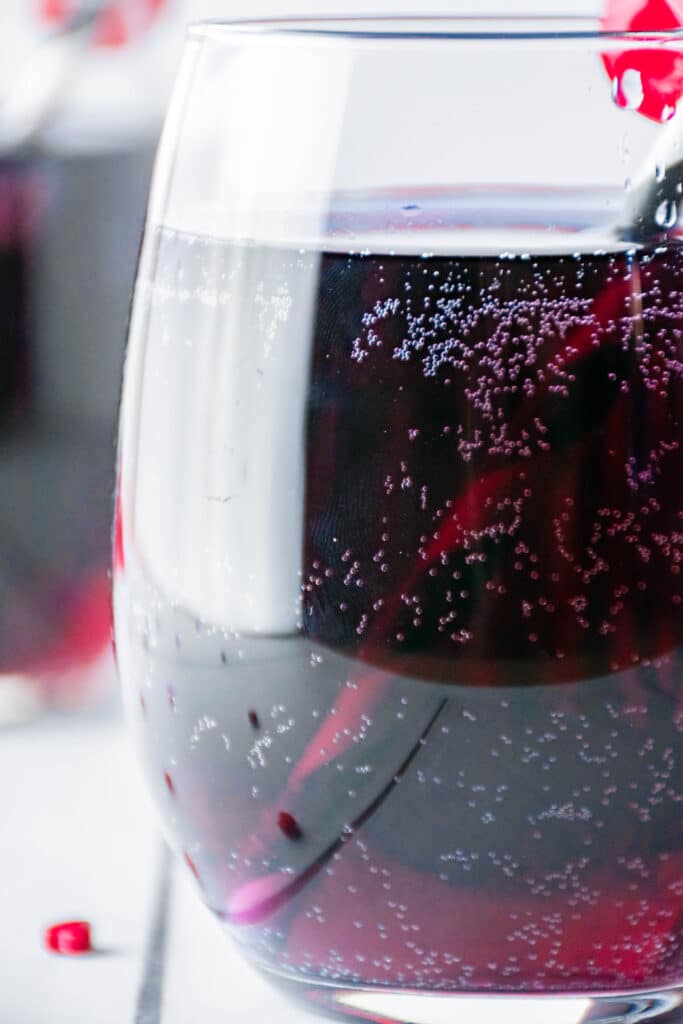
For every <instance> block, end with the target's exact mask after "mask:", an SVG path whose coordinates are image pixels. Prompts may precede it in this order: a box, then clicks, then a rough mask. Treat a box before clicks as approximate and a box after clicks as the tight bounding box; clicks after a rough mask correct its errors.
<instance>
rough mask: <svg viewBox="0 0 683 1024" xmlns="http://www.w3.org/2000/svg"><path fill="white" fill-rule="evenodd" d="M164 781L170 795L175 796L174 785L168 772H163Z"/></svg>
mask: <svg viewBox="0 0 683 1024" xmlns="http://www.w3.org/2000/svg"><path fill="white" fill-rule="evenodd" d="M164 782H165V783H166V788H167V789H168V791H169V793H170V794H171V796H175V786H174V785H173V779H172V778H171V776H170V775H169V774H168V772H164Z"/></svg>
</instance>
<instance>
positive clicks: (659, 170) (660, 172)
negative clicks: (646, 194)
mask: <svg viewBox="0 0 683 1024" xmlns="http://www.w3.org/2000/svg"><path fill="white" fill-rule="evenodd" d="M665 177H666V168H665V167H664V165H663V164H656V165H655V181H664V178H665Z"/></svg>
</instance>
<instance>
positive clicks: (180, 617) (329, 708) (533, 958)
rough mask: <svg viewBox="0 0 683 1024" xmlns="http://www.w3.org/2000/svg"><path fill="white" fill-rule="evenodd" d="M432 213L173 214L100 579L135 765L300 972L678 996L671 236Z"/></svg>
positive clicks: (188, 840) (679, 373) (413, 984)
mask: <svg viewBox="0 0 683 1024" xmlns="http://www.w3.org/2000/svg"><path fill="white" fill-rule="evenodd" d="M413 209H414V207H413V205H412V204H404V206H403V211H402V213H401V214H400V215H403V216H410V215H411V212H412V210H413ZM416 216H417V217H418V218H419V217H420V216H421V215H420V214H419V213H418V214H416ZM357 220H358V218H357V217H356V218H355V219H354V223H355V222H357ZM422 227H423V234H421V233H420V232H419V231H417V232H416V235H415V236H414V237H415V238H416V239H417V241H416V242H415V243H414V244H413V245H412V250H411V245H410V244H406V245H405V250H404V254H402V255H401V254H400V252H401V250H400V249H399V247H398V246H396V247H395V248H396V251H393V252H392V251H390V250H391V249H392V248H393V246H389V245H387V246H385V247H384V248H382V246H381V245H380V244H379V243H378V241H377V238H376V237H373V236H372V234H371V232H369V234H368V238H369V240H370V241H369V244H368V251H360V252H359V251H358V250H356V251H355V252H353V253H351V252H347V251H343V249H342V248H341V244H337V245H336V247H333V246H332V245H331V244H330V245H328V246H327V247H326V248H321V250H320V251H316V250H313V249H312V248H310V247H306V248H302V249H291V250H287V249H283V248H282V247H276V246H273V245H262V244H261V243H252V244H250V245H246V244H245V245H235V244H227V243H222V242H218V241H211V240H208V239H206V238H196V237H190V236H185V235H182V234H178V233H174V232H171V231H162V232H160V234H159V236H158V239H157V245H156V252H155V254H154V257H153V261H152V264H153V265H152V264H149V265H148V267H147V269H146V271H145V272H146V273H148V275H149V277H148V279H147V280H144V279H143V280H144V287H145V288H146V289H147V293H146V302H145V311H144V315H143V317H142V321H144V331H145V337H146V340H147V347H146V350H145V352H144V354H143V356H142V357H141V358H142V365H143V370H144V372H143V373H142V374H141V379H142V381H143V383H142V385H141V389H142V390H141V394H142V396H143V399H144V400H143V401H142V403H141V406H138V405H137V404H136V402H138V401H139V399H133V402H132V405H131V407H130V409H132V410H133V412H131V411H130V409H129V411H128V413H127V414H126V413H125V412H124V434H123V449H122V451H123V458H124V467H125V465H126V460H127V459H128V460H129V462H128V466H129V468H128V469H125V468H124V473H123V480H122V499H123V507H124V508H125V509H128V512H126V513H124V522H123V524H122V528H123V533H122V536H123V537H124V542H123V547H122V548H121V559H120V564H119V571H118V573H117V586H116V591H117V594H116V603H117V636H118V647H119V656H120V662H121V669H122V674H123V678H124V683H125V685H126V689H127V697H128V702H129V711H130V715H131V717H132V718H133V720H134V721H135V724H136V727H137V729H138V730H139V731H140V734H141V736H142V745H143V748H144V754H145V758H146V762H147V767H148V770H149V773H150V775H151V779H152V785H153V786H154V789H155V793H156V795H157V799H158V801H159V802H160V804H161V806H162V809H163V813H164V817H165V820H166V822H167V824H168V826H169V833H170V836H171V838H172V842H173V844H174V845H175V846H176V847H177V848H178V850H182V851H183V853H184V855H185V859H186V862H187V863H188V865H189V866H190V868H191V870H192V871H193V872H194V873H195V875H196V877H197V879H198V882H199V884H200V886H201V888H202V891H203V895H204V898H205V899H206V900H207V902H208V903H209V905H210V906H211V907H212V908H213V909H214V910H215V912H216V913H217V914H218V915H219V916H220V917H221V918H222V919H223V920H224V921H225V922H226V924H227V925H228V926H229V928H230V930H231V931H232V932H233V934H234V935H235V937H236V938H237V940H238V941H239V942H240V943H242V944H244V945H245V946H246V947H248V949H249V951H250V954H251V956H252V957H253V958H254V959H256V961H257V962H259V963H260V964H261V965H262V966H263V967H264V968H265V969H266V970H268V971H271V972H274V973H276V974H279V975H281V976H284V977H285V978H289V979H292V980H304V981H307V982H309V983H311V984H314V983H324V982H330V981H333V982H335V983H337V984H338V985H345V986H349V987H353V986H356V985H381V986H393V987H397V988H401V987H405V988H421V989H429V990H435V991H451V992H452V991H509V992H521V991H525V992H529V991H534V992H563V991H565V992H566V991H572V992H597V991H602V992H605V991H624V990H626V991H637V990H641V991H642V990H647V989H653V988H657V987H662V986H665V985H670V984H675V983H676V982H677V980H678V979H679V977H680V974H681V967H682V964H681V959H682V956H683V951H682V949H681V910H682V909H683V847H682V836H681V834H680V824H679V821H680V813H679V804H680V802H681V800H683V775H682V773H681V769H680V764H679V760H678V749H679V746H680V731H681V728H683V709H682V707H681V704H680V696H679V694H680V685H679V671H680V655H679V646H680V643H681V631H682V619H681V600H682V596H683V591H682V589H681V587H682V585H683V581H681V578H680V573H679V566H680V558H681V555H682V554H683V547H682V545H683V496H682V495H681V487H680V481H681V479H682V476H683V473H682V471H683V453H682V451H681V442H682V440H683V428H682V427H681V422H680V410H681V408H683V403H682V399H683V358H682V356H683V343H682V342H683V333H682V328H681V322H682V320H681V312H682V310H683V260H682V259H681V255H680V252H679V250H678V248H676V247H674V246H669V247H668V248H659V249H657V250H653V251H644V250H638V251H635V250H629V249H627V247H625V246H624V247H621V248H619V247H617V248H613V249H612V251H608V250H607V247H604V248H603V249H601V250H598V248H597V247H591V248H590V251H585V252H584V251H582V250H581V248H580V245H579V246H578V248H579V251H578V252H574V251H573V250H572V249H570V248H569V246H568V245H566V246H565V248H564V249H563V250H561V251H555V252H551V251H548V252H547V253H546V254H545V255H538V256H535V255H530V252H531V251H533V249H532V246H530V247H529V252H527V251H525V249H522V248H520V247H519V246H517V247H516V248H515V251H511V252H510V253H504V254H501V253H500V252H498V253H495V254H494V253H491V252H481V251H472V252H471V253H469V254H466V255H449V236H448V233H447V232H446V233H445V235H444V238H445V241H442V242H441V244H440V245H439V246H438V247H437V246H436V245H435V246H433V247H432V246H430V245H428V244H425V245H423V246H421V247H420V248H419V249H415V247H416V246H417V245H419V243H420V242H421V241H422V239H423V238H426V237H427V229H426V227H424V225H423V226H422ZM407 237H408V236H407ZM405 241H406V240H405V238H404V242H405ZM581 241H582V240H581V239H580V237H579V243H580V242H581ZM410 242H412V238H409V243H410ZM577 244H578V243H577ZM423 250H424V251H423ZM450 251H451V252H460V251H461V248H460V246H459V245H458V244H453V245H452V248H451V249H450ZM397 252H398V253H399V254H397ZM142 321H141V322H142ZM245 333H246V334H248V335H249V337H250V341H251V342H253V344H250V345H249V346H246V345H245V343H244V336H245ZM240 338H241V339H242V345H243V346H244V348H243V349H240V350H239V352H237V348H236V346H237V340H238V339H240ZM302 348H305V349H306V350H307V354H306V357H305V359H303V360H300V362H301V363H302V364H303V367H304V369H303V371H302V372H301V374H300V377H299V378H298V379H299V390H297V387H296V386H295V384H296V382H295V383H294V384H292V382H291V379H290V378H286V377H285V373H286V372H288V370H289V368H290V366H291V363H292V361H296V360H297V359H299V358H300V349H302ZM193 365H194V366H195V367H196V366H200V367H201V369H194V370H193V369H192V367H193ZM193 374H195V375H196V376H193ZM200 374H201V376H199V375H200ZM286 380H289V381H290V383H289V384H288V385H286V384H285V383H283V382H284V381H286ZM200 381H201V387H200V386H199V383H198V382H200ZM301 381H303V382H304V383H303V384H301ZM226 382H227V383H226ZM181 388H183V389H184V390H183V391H181V390H180V389H181ZM264 393H265V397H263V396H264ZM180 394H184V395H186V396H188V397H187V404H186V405H183V404H182V402H180V403H179V402H178V400H177V396H178V395H180ZM199 394H201V396H202V404H196V405H194V406H193V405H192V402H193V401H198V400H197V399H194V398H193V397H192V396H196V395H199ZM266 399H267V401H266ZM261 401H263V405H262V406H261V405H259V403H260V402H261ZM145 403H146V405H145ZM278 403H280V405H282V406H284V407H285V413H284V416H285V418H284V419H283V420H282V421H279V420H278V419H277V417H278V415H279V412H278V411H277V410H278V409H280V405H279V404H278ZM152 406H154V414H153V415H152V413H151V412H150V411H149V410H150V408H151V407H152ZM139 408H142V413H139ZM226 410H227V411H226ZM235 410H239V411H238V412H237V413H235V415H236V416H237V417H242V419H241V420H240V419H239V418H238V419H236V420H235V423H238V424H241V427H240V430H239V431H237V432H236V427H235V425H234V424H231V422H230V416H231V415H232V414H233V412H234V411H235ZM137 415H140V422H139V424H138V426H137V428H136V429H137V431H138V435H137V436H138V440H137V441H136V448H135V451H134V452H133V450H132V449H129V448H127V445H128V444H129V441H128V440H127V438H129V437H130V436H131V435H130V434H127V433H126V430H125V427H126V423H127V422H133V419H132V417H133V416H137ZM126 416H128V417H130V419H129V420H127V419H126ZM268 416H272V420H269V419H268ZM287 416H288V417H289V421H288V420H287ZM222 417H227V420H226V419H223V418H222ZM287 422H291V423H292V424H293V425H292V426H291V428H290V432H289V434H288V435H286V436H284V437H283V434H286V431H287V426H286V424H287ZM299 427H300V429H299ZM292 452H293V453H294V455H293V456H292V459H293V461H292V467H293V468H291V469H288V470H287V473H282V475H281V476H278V474H279V473H280V471H281V469H282V466H281V463H282V458H285V457H289V456H290V455H291V453H292ZM235 453H238V454H235ZM268 459H270V461H268V462H267V465H265V467H264V466H263V462H264V460H268ZM297 460H299V461H297ZM297 474H300V476H297ZM268 481H274V482H273V483H272V485H269V483H268ZM126 515H130V516H131V517H132V518H131V521H130V523H128V522H127V521H126V519H125V516H126ZM266 517H268V518H269V525H268V528H267V529H266V528H265V527H264V523H265V522H266ZM120 525H121V524H120ZM124 553H125V558H123V555H124ZM124 563H125V564H124ZM292 565H294V567H295V571H294V572H293V573H292V571H291V567H292ZM292 576H294V577H295V579H296V583H295V585H292V583H291V577H292ZM280 584H282V586H281V592H280V591H278V587H279V586H280ZM283 595H284V596H283ZM288 595H291V598H292V600H291V605H290V604H289V603H288V601H289V598H288ZM297 595H298V603H297V600H296V598H297ZM250 624H251V625H250Z"/></svg>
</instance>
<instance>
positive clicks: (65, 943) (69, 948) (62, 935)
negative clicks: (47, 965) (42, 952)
mask: <svg viewBox="0 0 683 1024" xmlns="http://www.w3.org/2000/svg"><path fill="white" fill-rule="evenodd" d="M43 941H44V943H45V948H46V949H49V950H50V952H52V953H61V954H62V955H63V956H77V955H78V954H79V953H90V952H91V951H92V942H91V938H90V923H89V922H88V921H64V922H62V923H61V924H53V925H51V926H50V927H49V928H46V929H45V932H44V935H43Z"/></svg>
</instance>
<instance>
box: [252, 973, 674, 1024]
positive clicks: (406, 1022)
mask: <svg viewBox="0 0 683 1024" xmlns="http://www.w3.org/2000/svg"><path fill="white" fill-rule="evenodd" d="M263 973H264V974H265V975H266V977H267V978H268V979H269V980H270V981H271V982H274V983H275V984H276V985H277V986H278V987H279V988H282V989H284V990H285V991H286V993H287V994H288V995H289V996H291V997H293V998H294V999H296V1000H297V1001H298V1002H303V1003H304V1004H305V1005H306V1006H307V1008H308V1009H309V1010H311V1011H318V1012H321V1013H324V1014H327V1015H328V1016H331V1017H333V1018H336V1019H341V1020H359V1021H371V1022H375V1024H461V1022H462V1024H491V1022H492V1021H494V1020H496V1019H497V1020H500V1021H501V1022H504V1024H645V1022H648V1024H683V988H677V989H666V990H661V991H656V992H627V993H613V994H604V995H602V994H597V993H591V994H583V995H582V994H581V993H577V994H571V995H563V994H558V995H544V994H538V995H536V994H507V993H506V994H504V995H496V994H464V993H444V992H421V991H419V990H414V989H396V988H355V987H347V988H343V987H337V986H336V985H333V984H323V983H321V982H309V981H304V980H303V979H294V978H292V977H291V976H286V975H280V974H274V973H273V972H271V971H264V972H263Z"/></svg>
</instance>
